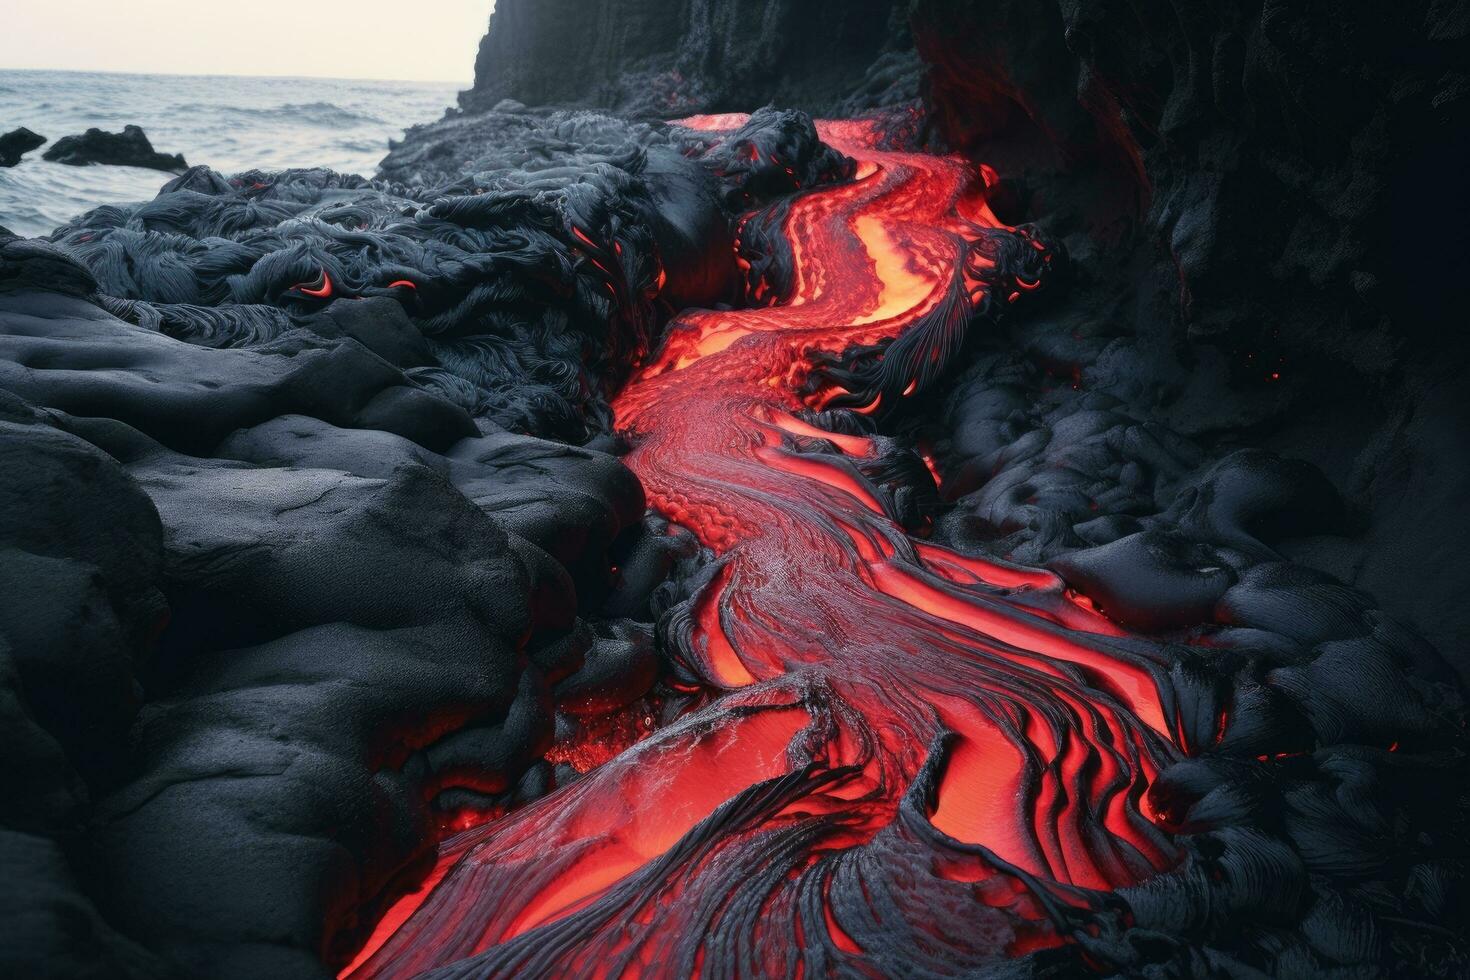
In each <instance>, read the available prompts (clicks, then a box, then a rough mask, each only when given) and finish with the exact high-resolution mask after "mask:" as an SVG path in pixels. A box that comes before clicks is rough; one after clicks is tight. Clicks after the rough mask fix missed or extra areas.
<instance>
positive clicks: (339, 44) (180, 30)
mask: <svg viewBox="0 0 1470 980" xmlns="http://www.w3.org/2000/svg"><path fill="white" fill-rule="evenodd" d="M494 6H495V0H417V2H412V0H410V2H404V0H246V2H243V3H240V2H229V0H0V7H3V8H4V14H3V15H0V68H65V69H72V70H78V71H130V72H154V73H160V74H181V75H314V76H322V77H327V78H386V79H415V80H418V79H422V80H426V81H430V80H432V81H451V82H463V83H465V84H468V83H469V82H470V81H471V80H473V78H474V74H475V51H476V49H477V48H478V46H479V43H480V38H481V37H482V36H483V35H484V33H485V26H486V24H488V23H489V20H490V11H491V9H492V8H493V7H494Z"/></svg>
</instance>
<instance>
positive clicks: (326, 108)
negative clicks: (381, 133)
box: [174, 102, 384, 126]
mask: <svg viewBox="0 0 1470 980" xmlns="http://www.w3.org/2000/svg"><path fill="white" fill-rule="evenodd" d="M174 111H175V112H207V113H209V114H210V115H219V114H221V113H223V114H226V115H236V116H248V117H250V118H252V119H274V120H281V121H290V122H293V123H303V122H304V123H308V124H313V125H318V126H351V125H380V124H382V123H383V122H384V120H383V119H382V118H381V117H380V116H375V115H373V114H372V113H369V112H359V111H357V110H356V109H346V108H343V107H342V106H339V105H337V104H336V103H335V102H286V103H283V104H281V105H276V106H223V107H222V106H219V105H209V104H206V103H202V102H188V103H184V104H182V105H177V106H175V107H174Z"/></svg>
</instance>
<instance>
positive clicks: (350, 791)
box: [0, 239, 654, 977]
mask: <svg viewBox="0 0 1470 980" xmlns="http://www.w3.org/2000/svg"><path fill="white" fill-rule="evenodd" d="M95 289H96V281H95V280H94V279H93V277H92V275H91V273H90V272H88V271H87V270H86V269H85V268H84V267H82V266H80V265H78V264H76V263H75V262H74V261H73V260H71V259H69V258H67V257H66V256H65V255H64V254H62V253H60V252H58V251H57V250H55V249H54V248H52V247H50V246H47V245H44V244H41V243H34V242H26V241H21V240H17V239H11V240H9V241H7V242H4V243H0V400H3V401H0V406H3V411H4V419H3V421H0V442H3V444H4V446H3V448H0V452H3V453H4V455H5V458H6V465H5V466H4V468H3V474H0V489H3V493H4V496H5V501H6V506H5V508H4V515H3V517H0V535H3V537H0V541H3V547H4V549H5V550H4V551H3V554H4V556H5V558H4V561H3V562H0V578H3V580H4V582H3V584H4V586H5V589H4V592H3V596H0V638H3V639H0V653H3V657H0V662H3V664H5V665H8V666H6V667H5V675H6V676H7V677H8V678H10V682H9V683H10V686H11V688H12V695H13V696H11V697H9V698H7V699H5V702H4V704H3V705H0V711H3V717H4V718H5V719H6V721H5V724H6V726H7V730H8V731H11V733H12V735H13V736H14V737H13V739H12V745H11V753H10V758H11V759H12V761H13V764H14V768H15V771H16V774H17V778H18V779H19V781H17V782H15V783H14V786H13V788H14V789H15V790H16V791H17V794H10V795H7V800H14V801H15V802H14V804H13V805H11V806H8V807H6V808H5V810H4V812H3V814H0V819H3V827H0V847H3V849H4V854H3V860H4V862H5V865H6V867H7V869H9V870H10V871H11V873H12V879H11V880H12V883H13V887H12V888H11V889H8V894H10V895H12V896H14V898H15V900H16V902H18V903H20V904H19V905H18V906H17V907H16V908H15V909H14V910H11V912H12V914H9V915H7V916H6V922H5V927H4V936H3V940H0V948H3V950H4V954H3V955H4V956H5V957H6V959H5V961H4V962H5V963H6V964H7V966H8V967H13V969H11V970H9V972H14V973H16V974H17V975H53V976H86V975H95V976H169V975H172V973H173V972H174V971H179V972H180V973H181V974H182V975H186V976H192V975H201V974H204V973H208V974H209V975H212V976H240V977H245V976H261V975H267V974H268V975H271V976H299V977H321V976H326V975H328V974H329V971H328V969H327V967H326V966H324V963H327V964H330V963H333V962H337V963H340V962H341V961H343V960H344V959H345V958H346V957H348V956H350V955H351V953H352V951H353V949H354V948H355V946H356V944H357V943H358V942H360V941H361V938H362V929H363V928H365V927H366V926H367V925H370V924H371V922H372V921H373V918H374V916H375V915H376V914H377V912H378V911H379V910H380V909H381V908H382V906H383V904H384V903H385V902H388V901H391V900H392V899H393V898H394V897H395V896H396V894H397V893H398V890H401V888H402V887H404V886H405V885H407V884H411V883H412V881H414V880H416V878H417V877H418V876H419V875H421V874H422V867H423V862H424V861H426V860H428V859H429V856H430V854H431V850H430V848H431V846H432V843H433V841H434V840H435V839H436V833H437V827H438V825H439V824H440V823H441V822H443V821H447V820H450V819H452V818H454V817H455V815H457V814H459V813H461V812H464V811H466V810H474V809H476V808H481V809H483V808H486V807H493V806H502V805H505V803H506V802H508V801H509V800H511V799H512V798H516V794H521V796H522V797H524V795H525V794H527V793H530V794H533V795H534V794H535V793H539V792H543V791H544V790H545V789H546V788H547V787H548V786H549V785H550V781H549V776H548V774H549V771H550V770H549V767H548V766H547V764H546V763H545V762H544V761H542V755H543V754H544V753H545V751H546V749H547V747H548V746H549V745H550V744H551V740H552V738H553V734H554V731H553V714H552V712H553V711H554V709H555V705H556V702H557V700H558V695H557V694H556V693H555V692H556V689H557V686H558V685H559V684H562V683H566V684H567V689H566V690H567V691H568V692H569V693H568V694H567V697H569V698H572V699H573V700H574V701H575V702H576V703H577V704H579V705H580V704H581V703H582V702H583V701H585V700H586V697H587V694H586V692H587V691H588V690H589V689H591V690H594V691H603V692H606V691H609V690H612V691H615V692H616V695H615V697H614V701H616V699H617V698H619V697H620V698H623V699H633V698H637V697H639V696H641V695H642V694H643V693H644V692H645V691H646V690H647V687H648V685H649V684H651V683H652V682H653V680H654V678H653V675H652V673H651V672H650V671H648V670H647V665H646V664H644V665H643V666H642V667H640V668H638V669H637V670H634V669H633V668H632V667H630V668H629V670H630V671H631V673H628V674H626V675H625V676H624V678H623V679H624V680H625V681H630V683H622V684H617V683H612V684H610V683H609V680H608V678H607V677H606V675H607V673H608V669H609V667H608V665H609V662H613V663H624V662H627V659H628V658H627V656H626V651H625V650H624V648H625V647H627V646H628V644H627V642H626V641H616V640H612V639H603V638H601V637H599V636H595V635H594V634H593V633H592V632H591V631H589V630H588V628H587V627H586V626H585V625H584V624H582V622H581V621H580V620H579V619H578V618H577V614H578V610H579V603H578V599H579V598H580V599H581V600H582V601H583V602H585V603H588V604H594V605H595V603H596V601H597V599H598V597H599V595H600V594H601V593H602V592H603V591H605V589H606V587H607V567H608V559H607V557H606V555H607V552H608V550H609V548H610V547H611V546H612V544H613V541H614V539H616V538H618V537H619V535H620V534H621V532H622V531H623V530H624V529H625V528H635V527H636V526H637V525H638V524H639V522H640V521H641V518H642V512H643V498H642V491H641V488H640V487H639V486H638V483H637V481H636V480H635V479H634V478H633V477H632V476H631V475H630V474H629V473H628V471H627V470H625V469H624V468H623V467H622V466H620V465H619V464H618V463H617V462H616V461H615V460H614V459H612V458H611V457H608V456H605V455H603V454H601V453H597V452H594V451H591V450H586V449H577V448H572V447H568V446H565V445H561V444H557V443H550V442H546V441H543V440H540V439H535V438H532V437H529V436H520V435H512V434H509V433H505V432H502V431H500V430H498V429H497V428H496V427H495V426H494V425H492V424H490V423H488V422H483V421H482V422H480V423H479V424H478V425H477V424H476V423H474V422H473V421H472V420H471V418H470V416H469V415H468V414H466V413H465V412H464V410H463V409H462V408H460V407H458V406H456V405H455V404H454V403H453V402H451V401H449V400H447V399H445V398H444V397H442V396H441V395H438V394H435V393H433V392H432V391H430V390H428V389H427V388H425V387H424V386H422V385H420V384H417V383H415V382H414V381H413V380H412V378H411V377H410V376H409V375H407V374H405V373H404V369H405V368H410V369H411V368H412V367H413V366H422V365H423V364H424V363H425V362H426V360H427V359H428V354H427V352H426V349H425V348H424V346H423V341H422V337H421V335H420V334H418V332H417V331H416V330H414V328H413V327H412V325H411V324H410V323H409V322H408V320H407V319H406V318H405V317H404V316H403V314H402V311H401V308H400V307H399V306H398V304H397V303H396V302H394V301H393V300H390V299H376V300H364V301H350V300H349V301H344V302H339V303H337V304H334V305H330V306H327V307H326V308H325V309H324V310H322V311H320V312H319V313H317V314H315V315H312V316H305V317H301V318H299V319H297V320H291V321H289V323H290V327H289V329H286V330H284V331H283V332H281V333H278V334H274V335H272V336H270V337H268V338H266V339H264V340H261V341H259V342H254V343H251V342H247V341H245V340H244V339H243V338H239V337H237V338H235V340H236V341H237V342H236V343H235V344H234V345H232V346H224V347H210V346H206V345H202V344H199V343H188V342H185V341H184V340H180V339H175V338H172V337H169V336H167V335H165V334H162V333H159V332H156V331H154V330H150V329H148V328H147V327H144V326H138V325H134V324H130V323H127V322H124V321H122V320H119V319H117V318H116V317H114V316H112V315H110V314H108V313H107V312H106V311H105V310H103V309H101V308H100V307H99V306H98V305H96V299H97V297H96V295H95ZM160 322H161V318H160ZM22 399H23V400H22ZM78 488H83V489H81V490H79V489H78ZM610 635H611V634H610ZM598 644H602V645H604V646H608V649H607V651H606V652H605V653H603V654H600V655H594V654H593V652H592V651H593V650H594V647H595V646H596V645H598ZM609 644H610V646H609ZM620 658H621V659H620ZM584 662H585V664H586V668H587V669H586V671H585V677H584V676H583V675H584V671H583V666H584ZM140 708H141V711H140ZM130 728H131V736H130V734H129V729H130ZM528 773H530V776H529V777H528V776H527V774H528ZM527 778H529V782H527V781H526V780H527ZM538 787H539V788H538ZM38 897H44V898H45V901H43V902H41V903H40V904H37V901H38ZM117 929H121V930H122V933H124V934H126V936H127V937H128V938H126V939H124V938H123V936H122V935H121V934H119V933H118V932H117V931H115V930H117ZM79 935H84V936H85V937H86V942H85V943H82V942H80V941H79V940H78V939H77V937H78V936H79ZM139 943H141V945H137V944H139ZM144 947H146V949H147V950H148V951H147V952H145V949H144ZM43 967H44V970H47V971H50V972H37V971H39V970H43Z"/></svg>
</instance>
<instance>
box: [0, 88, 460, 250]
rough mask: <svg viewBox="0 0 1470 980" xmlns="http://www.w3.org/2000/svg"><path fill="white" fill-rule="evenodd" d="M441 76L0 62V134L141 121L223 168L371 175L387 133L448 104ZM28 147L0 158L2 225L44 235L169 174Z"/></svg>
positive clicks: (128, 198) (451, 91)
mask: <svg viewBox="0 0 1470 980" xmlns="http://www.w3.org/2000/svg"><path fill="white" fill-rule="evenodd" d="M465 87H468V86H467V85H455V84H453V83H448V82H391V81H363V80H347V79H332V78H251V77H241V76H223V75H210V76H200V75H126V74H116V73H104V72H70V71H5V70H0V133H7V132H9V131H10V130H12V129H15V128H16V127H17V126H26V127H28V128H30V129H32V130H34V131H35V132H37V133H40V134H41V135H42V136H45V137H47V138H48V141H49V142H48V144H47V146H49V145H50V142H54V141H56V140H58V139H60V138H61V137H63V136H72V135H75V134H77V133H82V132H85V131H86V130H87V129H88V128H89V127H92V126H96V127H98V128H100V129H105V130H109V131H111V132H120V131H121V130H122V128H123V127H124V126H125V125H127V124H129V123H136V124H137V125H139V126H142V127H143V130H144V132H146V133H147V134H148V138H149V140H150V141H151V142H152V143H153V148H154V149H155V150H157V151H159V152H161V153H182V154H183V155H184V158H185V159H186V160H187V161H188V162H189V163H190V164H191V165H192V164H201V163H202V164H207V165H209V166H211V167H213V168H214V169H216V170H218V171H220V172H221V173H224V174H232V173H236V172H239V171H242V170H250V169H255V168H258V169H261V170H281V169H285V168H287V167H329V168H331V169H333V170H337V171H340V172H343V173H358V174H362V175H363V176H366V177H371V176H372V175H373V173H374V172H375V171H376V170H377V165H378V161H379V160H381V159H382V158H383V156H384V155H385V154H386V153H387V152H388V140H389V139H396V138H398V137H399V136H401V135H402V133H403V130H404V129H405V128H407V127H408V126H411V125H413V124H414V123H420V122H430V121H432V120H435V119H438V118H439V117H440V116H441V115H443V113H444V110H445V109H446V108H447V107H448V106H450V105H453V104H454V97H455V93H456V90H457V89H459V88H465ZM47 146H43V147H41V148H39V149H36V150H32V151H31V152H30V153H28V154H26V156H25V157H24V158H23V159H22V160H21V162H20V164H19V165H18V166H16V167H12V168H4V167H0V226H4V227H6V228H9V229H10V230H11V231H13V232H15V233H16V234H18V235H45V234H49V233H50V232H51V231H53V230H54V229H55V228H56V227H58V226H59V225H62V224H64V223H65V222H66V221H68V220H69V219H70V218H72V217H73V216H75V215H77V214H80V213H81V212H83V211H87V210H89V209H91V208H94V207H96V206H98V205H99V204H121V203H127V202H132V201H145V200H149V199H151V198H152V197H153V196H154V195H155V194H157V193H158V188H159V187H161V186H162V185H163V184H165V183H166V182H168V181H169V180H171V179H173V175H172V174H169V173H165V172H163V171H160V170H143V169H139V168H136V167H113V166H88V167H70V166H65V165H62V164H58V163H48V162H46V161H44V160H42V159H41V154H43V153H45V152H46V149H47Z"/></svg>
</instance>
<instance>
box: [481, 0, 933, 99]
mask: <svg viewBox="0 0 1470 980" xmlns="http://www.w3.org/2000/svg"><path fill="white" fill-rule="evenodd" d="M490 19H491V29H490V31H489V32H488V33H487V34H486V35H485V38H484V40H483V41H482V42H481V44H480V52H479V56H478V57H477V58H476V59H475V85H474V88H472V89H470V90H469V91H467V92H465V93H463V94H462V95H461V96H460V104H461V106H462V107H463V108H464V109H465V110H466V111H469V112H483V111H485V110H486V109H490V108H492V107H494V106H495V105H496V103H498V102H500V101H501V100H502V99H514V100H515V101H517V102H523V103H526V104H528V105H548V104H571V105H583V106H595V107H598V108H605V109H616V110H617V111H619V112H620V113H623V114H627V115H633V116H645V115H646V116H653V117H656V118H672V117H675V116H680V115H687V114H689V113H692V112H723V111H727V110H749V109H753V108H756V107H758V106H761V105H765V104H767V103H770V102H775V103H777V104H780V105H783V106H790V107H792V108H797V109H805V110H807V111H810V112H813V113H826V114H837V113H840V112H841V111H842V108H843V107H846V106H853V105H864V104H883V105H887V104H892V103H895V102H899V101H902V100H904V99H909V98H912V97H913V96H914V94H915V93H916V92H917V81H918V71H917V68H918V65H917V62H915V61H914V59H913V52H912V43H911V40H910V38H909V34H908V26H907V16H906V11H905V10H904V9H903V7H902V5H901V4H895V3H894V2H893V0H816V2H809V0H774V2H753V0H735V2H718V0H677V2H674V3H648V2H646V0H608V2H600V3H595V4H586V3H581V2H578V0H551V2H546V0H502V2H501V3H499V4H497V5H496V7H495V11H494V13H492V14H491V18H490Z"/></svg>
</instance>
